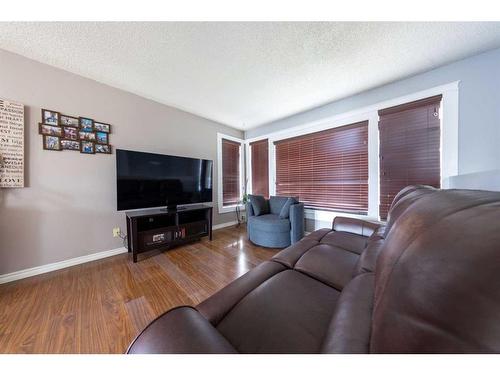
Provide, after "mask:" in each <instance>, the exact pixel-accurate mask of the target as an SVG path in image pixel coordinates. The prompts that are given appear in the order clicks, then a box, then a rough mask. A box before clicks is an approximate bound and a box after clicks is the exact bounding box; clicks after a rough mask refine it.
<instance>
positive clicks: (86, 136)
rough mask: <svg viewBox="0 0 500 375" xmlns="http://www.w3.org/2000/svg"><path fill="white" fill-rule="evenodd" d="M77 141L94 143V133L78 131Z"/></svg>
mask: <svg viewBox="0 0 500 375" xmlns="http://www.w3.org/2000/svg"><path fill="white" fill-rule="evenodd" d="M78 139H80V140H81V141H90V142H95V133H94V132H90V133H89V132H86V131H82V130H80V131H79V132H78Z"/></svg>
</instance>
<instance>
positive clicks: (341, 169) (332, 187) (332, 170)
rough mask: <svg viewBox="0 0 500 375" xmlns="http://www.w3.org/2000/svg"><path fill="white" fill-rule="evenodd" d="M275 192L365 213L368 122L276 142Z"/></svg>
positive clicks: (312, 204) (315, 205)
mask: <svg viewBox="0 0 500 375" xmlns="http://www.w3.org/2000/svg"><path fill="white" fill-rule="evenodd" d="M274 144H275V146H276V150H275V152H276V193H277V194H278V195H287V196H295V197H299V199H300V201H302V202H304V204H305V206H306V207H312V208H326V209H331V210H339V211H346V212H352V213H361V214H367V212H368V121H363V122H359V123H355V124H351V125H346V126H341V127H336V128H333V129H328V130H325V131H320V132H317V133H311V134H306V135H303V136H299V137H295V138H289V139H284V140H280V141H276V142H275V143H274Z"/></svg>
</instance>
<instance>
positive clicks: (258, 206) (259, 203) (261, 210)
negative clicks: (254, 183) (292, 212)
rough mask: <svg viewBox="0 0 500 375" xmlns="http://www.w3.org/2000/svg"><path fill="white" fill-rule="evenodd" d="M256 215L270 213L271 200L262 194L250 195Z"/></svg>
mask: <svg viewBox="0 0 500 375" xmlns="http://www.w3.org/2000/svg"><path fill="white" fill-rule="evenodd" d="M248 199H249V200H250V203H251V205H252V210H253V213H254V215H255V216H260V215H266V214H268V213H269V201H268V200H267V199H266V198H264V197H263V196H262V195H251V194H249V195H248Z"/></svg>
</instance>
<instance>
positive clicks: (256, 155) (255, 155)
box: [250, 139, 269, 198]
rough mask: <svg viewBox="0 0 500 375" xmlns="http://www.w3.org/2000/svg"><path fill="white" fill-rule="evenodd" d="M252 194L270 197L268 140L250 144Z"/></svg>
mask: <svg viewBox="0 0 500 375" xmlns="http://www.w3.org/2000/svg"><path fill="white" fill-rule="evenodd" d="M250 153H251V160H252V166H251V167H252V194H255V195H263V196H264V197H266V198H267V197H269V143H268V140H267V139H263V140H261V141H256V142H252V143H250Z"/></svg>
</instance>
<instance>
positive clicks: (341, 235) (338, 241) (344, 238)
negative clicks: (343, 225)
mask: <svg viewBox="0 0 500 375" xmlns="http://www.w3.org/2000/svg"><path fill="white" fill-rule="evenodd" d="M320 243H322V244H327V245H331V246H336V247H341V248H343V249H346V250H348V251H351V252H353V253H356V254H358V255H359V254H361V253H362V252H363V250H364V249H365V248H366V245H367V243H368V237H364V236H361V235H357V234H352V233H348V232H336V231H331V232H330V233H328V234H327V235H326V236H324V237H323V238H322V239H321V241H320Z"/></svg>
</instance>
